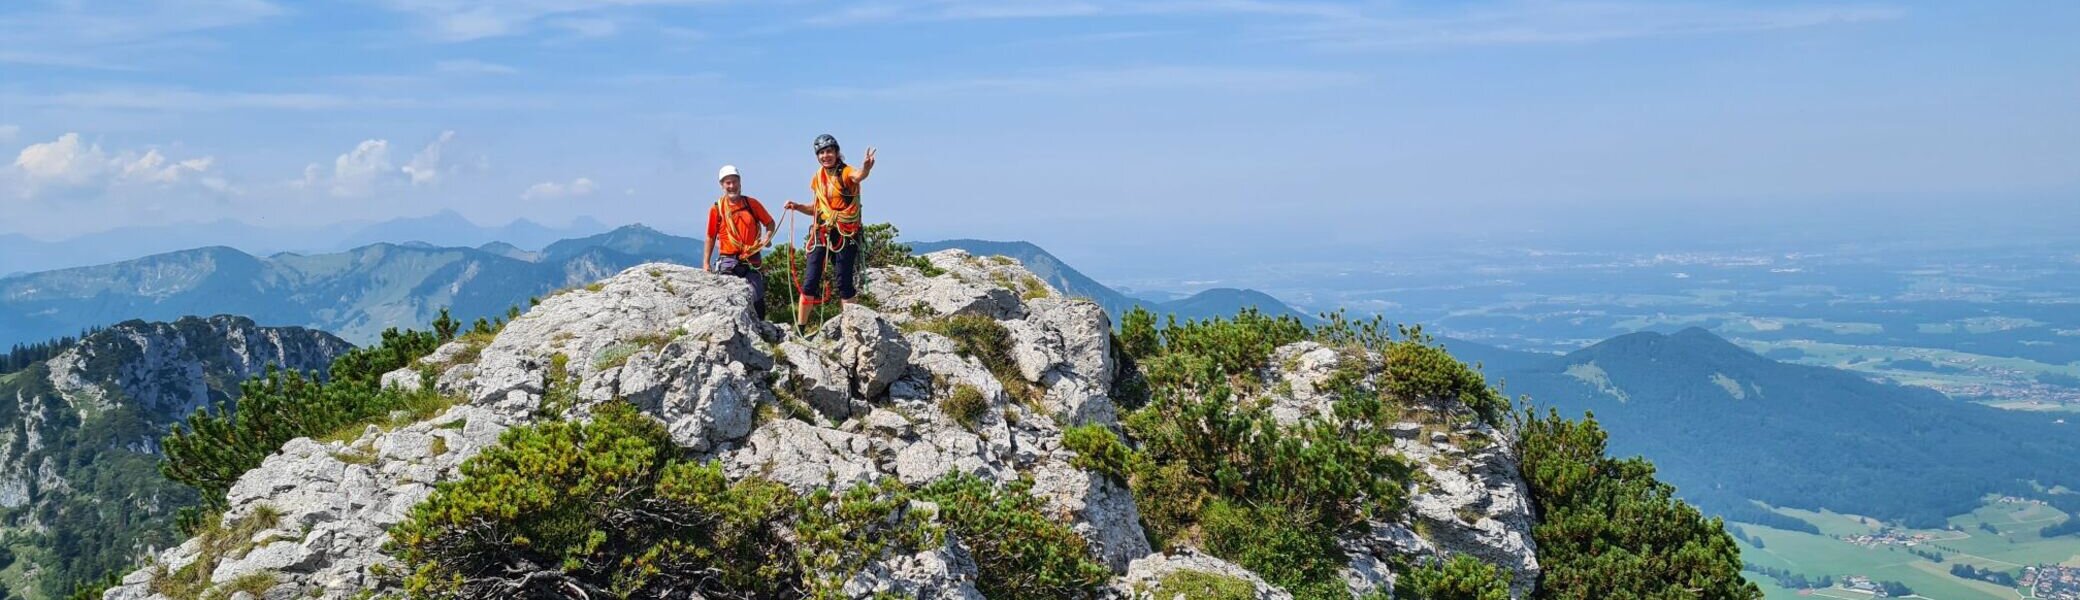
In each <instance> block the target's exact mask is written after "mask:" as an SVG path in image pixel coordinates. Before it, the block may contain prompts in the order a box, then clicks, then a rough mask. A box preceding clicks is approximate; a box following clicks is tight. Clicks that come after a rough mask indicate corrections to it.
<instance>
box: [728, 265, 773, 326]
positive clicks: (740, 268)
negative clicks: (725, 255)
mask: <svg viewBox="0 0 2080 600" xmlns="http://www.w3.org/2000/svg"><path fill="white" fill-rule="evenodd" d="M732 262H733V263H734V264H732V265H730V269H729V274H731V275H735V276H738V277H742V278H744V282H745V283H749V284H751V316H754V317H758V319H759V320H761V321H763V320H765V318H766V275H765V274H764V273H760V272H758V269H754V268H752V267H751V263H748V262H744V261H732Z"/></svg>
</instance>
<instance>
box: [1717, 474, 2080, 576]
mask: <svg viewBox="0 0 2080 600" xmlns="http://www.w3.org/2000/svg"><path fill="white" fill-rule="evenodd" d="M1778 512H1780V513H1783V514H1786V515H1791V516H1794V517H1798V518H1800V519H1804V520H1806V521H1808V522H1811V523H1812V524H1814V525H1815V526H1817V527H1819V528H1820V530H1821V532H1822V535H1813V534H1809V533H1803V532H1796V531H1785V530H1781V529H1771V528H1768V527H1763V526H1760V525H1754V524H1749V523H1732V524H1730V525H1732V526H1737V527H1740V528H1741V529H1742V530H1744V531H1746V532H1747V534H1748V537H1750V538H1760V539H1761V540H1762V542H1763V543H1762V547H1761V548H1756V547H1755V546H1753V545H1751V544H1749V543H1747V542H1741V543H1740V546H1741V558H1742V560H1744V561H1746V562H1749V563H1753V564H1755V565H1759V566H1763V567H1769V568H1776V569H1789V570H1791V571H1793V572H1796V573H1799V574H1802V575H1805V576H1806V577H1808V578H1818V577H1820V576H1822V575H1828V576H1832V577H1834V579H1835V580H1836V581H1837V582H1839V581H1842V580H1843V579H1844V578H1846V577H1847V576H1851V575H1861V576H1865V577H1869V578H1871V579H1873V580H1881V581H1898V582H1900V583H1903V584H1906V586H1907V587H1909V588H1912V589H1913V590H1914V593H1915V595H1916V596H1919V597H1923V598H1931V599H1936V600H1953V599H1957V600H1977V599H1988V600H2015V599H2018V598H2023V597H2024V596H2023V595H2022V594H2021V593H2020V591H2019V590H2017V589H2013V588H2006V587H2002V586H1998V585H1993V584H1989V583H1986V582H1983V581H1975V580H1970V579H1964V578H1960V577H1956V576H1953V575H1951V574H1950V569H1951V567H1952V566H1954V565H1957V564H1960V563H1961V564H1968V565H1972V566H1973V567H1974V568H1979V569H1988V568H1991V569H1996V570H2001V571H2006V572H2009V573H2010V574H2011V575H2018V576H2019V575H2020V570H2021V568H2022V567H2023V566H2025V565H2034V564H2068V565H2080V537H2076V536H2062V537H2056V538H2051V539H2045V538H2043V537H2040V536H2038V535H2037V531H2038V530H2039V529H2041V528H2043V527H2045V526H2047V525H2051V524H2054V523H2058V522H2060V521H2063V520H2065V519H2066V515H2065V514H2063V513H2060V512H2059V511H2058V510H2056V509H2053V508H2051V507H2049V506H2045V505H2042V504H2036V503H2001V502H1997V501H1993V500H1991V499H1990V500H1989V501H1988V503H1987V504H1986V505H1984V506H1982V507H1980V508H1979V509H1978V510H1975V511H1973V512H1971V513H1969V514H1965V515H1959V516H1956V517H1953V518H1951V519H1950V524H1951V528H1950V529H1940V530H1901V529H1893V528H1888V527H1887V526H1885V525H1884V524H1882V523H1879V522H1877V521H1875V520H1872V519H1867V518H1863V517H1858V516H1854V515H1843V514H1838V513H1832V512H1817V513H1816V512H1810V511H1803V510H1794V509H1778ZM1982 524H1983V525H1988V526H1991V527H1992V528H1993V529H1994V530H1995V532H1997V533H1988V532H1987V531H1986V530H1985V529H1983V528H1981V525H1982ZM1888 531H1889V532H1892V533H1895V534H1899V535H1903V536H1907V537H1912V536H1915V535H1922V536H1926V538H1925V539H1923V540H1922V541H1918V542H1916V543H1915V545H1914V546H1913V547H1911V548H1909V547H1907V546H1905V545H1902V544H1857V543H1851V542H1849V541H1846V540H1845V539H1843V538H1847V537H1853V536H1858V535H1875V534H1880V533H1882V532H1888ZM1910 550H1912V551H1915V552H1921V553H1930V552H1933V553H1937V554H1940V555H1942V557H1943V560H1942V561H1941V562H1936V561H1931V560H1929V559H1927V558H1925V557H1922V556H1917V555H1916V554H1914V553H1912V552H1910ZM1748 577H1749V578H1750V579H1751V580H1754V581H1755V582H1756V583H1757V584H1759V585H1761V586H1762V588H1763V591H1764V594H1765V595H1766V596H1767V597H1768V598H1769V599H1770V600H1790V599H1794V598H1845V599H1854V600H1862V599H1864V598H1870V597H1871V595H1869V594H1865V593H1859V592H1855V591H1850V590H1847V589H1842V588H1839V587H1837V588H1834V589H1825V590H1792V589H1786V588H1783V587H1780V586H1777V585H1775V584H1774V582H1772V581H1771V580H1770V579H1769V578H1767V577H1764V576H1762V575H1759V574H1756V573H1753V572H1750V573H1748Z"/></svg>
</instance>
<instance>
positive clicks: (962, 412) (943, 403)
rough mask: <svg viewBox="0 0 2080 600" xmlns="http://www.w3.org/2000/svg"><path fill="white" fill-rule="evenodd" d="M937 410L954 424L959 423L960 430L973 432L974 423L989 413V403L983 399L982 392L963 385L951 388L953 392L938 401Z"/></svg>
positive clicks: (973, 387)
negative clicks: (948, 417) (942, 412)
mask: <svg viewBox="0 0 2080 600" xmlns="http://www.w3.org/2000/svg"><path fill="white" fill-rule="evenodd" d="M939 410H941V411H944V412H945V413H946V415H947V416H950V417H953V420H954V422H956V423H960V425H961V428H963V429H967V430H969V431H974V430H975V423H976V422H977V421H980V420H981V419H982V415H983V414H984V413H985V412H987V411H989V401H988V400H984V399H983V397H982V390H978V389H975V386H972V385H968V384H965V383H963V384H960V385H956V386H953V392H952V393H950V394H947V395H946V398H945V399H942V400H940V401H939Z"/></svg>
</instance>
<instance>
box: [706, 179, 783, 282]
mask: <svg viewBox="0 0 2080 600" xmlns="http://www.w3.org/2000/svg"><path fill="white" fill-rule="evenodd" d="M715 179H716V180H717V181H718V182H719V183H720V184H721V185H722V197H721V198H717V199H715V205H714V206H711V207H709V208H708V241H707V244H706V247H705V248H704V249H702V250H701V268H702V269H705V270H707V271H709V272H714V273H727V274H730V275H735V276H738V277H742V278H744V280H745V281H748V282H750V283H751V314H752V315H753V316H756V317H758V318H759V319H761V320H763V319H765V318H766V276H765V274H764V273H761V272H759V268H760V266H761V263H762V262H763V261H761V260H760V257H761V256H762V255H763V254H764V252H765V247H766V244H767V243H768V242H770V241H771V240H772V238H773V234H774V233H776V232H778V231H779V229H778V228H777V227H775V226H774V225H773V215H771V214H768V213H766V207H765V205H764V204H760V203H759V202H758V199H757V198H753V197H750V196H746V195H744V177H743V176H742V175H740V174H738V173H737V167H736V165H723V166H722V171H721V172H719V173H716V175H715ZM718 250H719V251H720V252H719V253H718V252H717V251H718ZM710 257H714V258H713V260H710Z"/></svg>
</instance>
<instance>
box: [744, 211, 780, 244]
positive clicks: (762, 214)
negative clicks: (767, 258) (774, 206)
mask: <svg viewBox="0 0 2080 600" xmlns="http://www.w3.org/2000/svg"><path fill="white" fill-rule="evenodd" d="M751 216H753V217H757V218H758V224H759V226H761V227H764V228H765V230H764V233H761V234H759V236H758V243H757V245H755V246H753V247H754V248H757V249H759V250H765V248H766V246H770V245H772V244H773V236H775V235H779V234H780V226H779V225H775V224H774V223H773V213H769V212H766V206H765V204H763V203H760V204H752V205H751Z"/></svg>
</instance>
